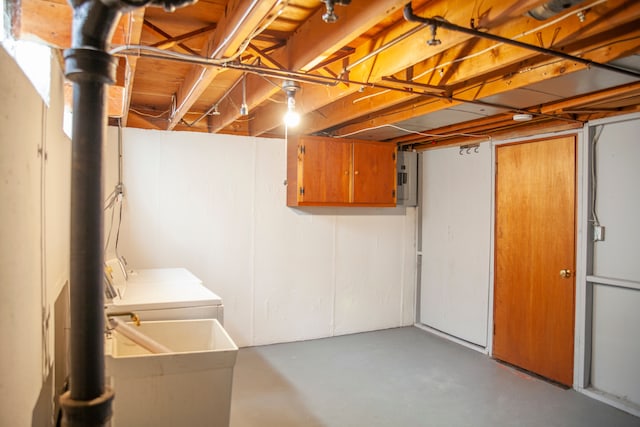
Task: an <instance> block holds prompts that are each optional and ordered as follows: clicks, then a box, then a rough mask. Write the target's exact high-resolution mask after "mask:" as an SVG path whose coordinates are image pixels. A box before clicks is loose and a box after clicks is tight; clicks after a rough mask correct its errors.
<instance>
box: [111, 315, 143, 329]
mask: <svg viewBox="0 0 640 427" xmlns="http://www.w3.org/2000/svg"><path fill="white" fill-rule="evenodd" d="M121 316H129V317H130V318H131V320H132V321H133V323H135V324H136V326H140V317H139V316H138V315H137V314H136V313H134V312H133V311H124V312H121V313H107V324H109V321H108V320H109V318H110V317H121Z"/></svg>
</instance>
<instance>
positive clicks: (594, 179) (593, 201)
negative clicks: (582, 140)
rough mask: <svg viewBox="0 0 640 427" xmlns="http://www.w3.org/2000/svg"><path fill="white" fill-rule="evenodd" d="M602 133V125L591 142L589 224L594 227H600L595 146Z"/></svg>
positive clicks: (597, 128) (598, 127) (596, 130)
mask: <svg viewBox="0 0 640 427" xmlns="http://www.w3.org/2000/svg"><path fill="white" fill-rule="evenodd" d="M603 131H604V125H600V126H597V127H596V129H595V131H594V134H593V141H592V144H591V147H592V151H591V222H593V225H594V226H596V227H599V226H600V219H599V218H598V209H597V204H596V202H597V198H598V174H597V171H596V160H597V155H596V154H597V150H596V148H597V145H598V141H599V140H600V136H602V132H603Z"/></svg>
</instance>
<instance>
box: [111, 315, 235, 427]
mask: <svg viewBox="0 0 640 427" xmlns="http://www.w3.org/2000/svg"><path fill="white" fill-rule="evenodd" d="M128 325H131V324H130V323H129V324H128ZM133 327H134V328H136V330H137V331H139V332H140V333H142V334H144V335H146V336H148V337H149V338H151V339H153V340H155V341H157V342H158V343H160V344H162V345H164V346H166V347H168V348H169V349H171V351H172V352H171V353H161V354H152V353H150V352H149V351H147V350H146V349H144V348H142V347H140V346H139V345H137V344H136V343H134V342H133V341H131V340H130V339H129V338H127V337H125V336H123V335H121V334H119V333H118V332H117V331H113V332H112V333H111V336H110V337H108V338H107V339H106V344H105V353H106V356H105V364H106V374H107V381H108V383H109V384H110V386H111V387H112V388H113V389H114V390H115V400H114V403H113V416H112V418H111V426H113V427H116V426H117V427H131V426H136V427H144V426H154V427H160V426H167V427H169V426H172V427H173V426H190V427H197V426H221V427H223V426H224V427H226V426H228V425H229V410H230V407H231V385H232V381H233V367H234V365H235V361H236V355H237V352H238V347H237V346H236V345H235V343H234V342H233V340H231V338H230V337H229V335H228V334H227V332H226V331H225V330H224V328H223V327H222V326H221V325H220V323H219V322H218V321H217V320H216V319H199V320H169V321H154V322H143V323H142V324H141V325H140V326H139V327H136V326H133Z"/></svg>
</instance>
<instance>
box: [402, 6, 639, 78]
mask: <svg viewBox="0 0 640 427" xmlns="http://www.w3.org/2000/svg"><path fill="white" fill-rule="evenodd" d="M404 19H406V20H407V21H409V22H420V23H423V24H427V25H432V26H435V27H436V28H444V29H446V30H450V31H457V32H459V33H464V34H468V35H471V36H475V37H482V38H485V39H488V40H493V41H496V42H500V43H504V44H509V45H512V46H517V47H521V48H523V49H528V50H532V51H534V52H538V53H542V54H544V55H549V56H555V57H558V58H562V59H567V60H569V61H575V62H578V63H580V64H584V65H586V66H588V67H594V68H601V69H603V70H607V71H613V72H615V73H620V74H624V75H627V76H631V77H634V78H636V79H638V78H640V72H637V71H633V70H627V69H625V68H620V67H616V66H614V65H609V64H602V63H600V62H595V61H591V60H589V59H584V58H580V57H579V56H574V55H569V54H567V53H564V52H558V51H556V50H553V49H547V48H544V47H540V46H536V45H533V44H528V43H523V42H519V41H517V40H511V39H508V38H506V37H501V36H497V35H495V34H491V33H485V32H482V31H478V30H475V29H473V28H465V27H461V26H459V25H455V24H452V23H450V22H447V21H445V20H444V19H442V18H423V17H421V16H417V15H415V14H414V13H413V8H412V7H411V3H407V4H406V5H405V7H404Z"/></svg>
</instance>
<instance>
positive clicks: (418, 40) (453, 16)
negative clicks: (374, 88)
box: [252, 0, 540, 135]
mask: <svg viewBox="0 0 640 427" xmlns="http://www.w3.org/2000/svg"><path fill="white" fill-rule="evenodd" d="M539 3H540V1H534V0H525V1H520V2H517V4H516V5H510V4H507V3H504V2H501V1H499V0H494V1H491V2H487V3H484V2H483V3H482V5H481V8H482V10H480V11H478V12H477V14H478V15H479V16H481V17H482V19H481V25H483V26H484V27H487V28H492V27H495V26H499V25H501V24H504V23H506V22H508V21H510V20H512V19H514V18H518V17H520V16H522V15H523V14H524V13H525V12H526V11H528V10H529V9H531V8H532V7H535V6H537V5H538V4H539ZM476 8H477V6H476V4H475V3H465V4H459V3H456V6H455V7H453V8H452V7H451V3H450V2H448V1H447V0H435V1H431V2H428V3H427V5H426V7H424V8H416V11H417V12H419V13H421V14H425V15H430V16H444V17H446V19H448V20H450V21H453V22H464V21H468V20H469V18H470V17H473V16H475V15H476V12H475V9H476ZM417 25H418V24H415V23H411V22H400V23H398V24H397V25H395V26H393V27H392V28H391V29H389V30H388V31H385V32H384V33H383V34H380V35H379V36H378V37H376V38H374V39H372V40H371V41H370V42H369V43H364V44H363V45H360V46H359V47H358V48H357V49H356V53H355V54H354V55H353V56H352V60H353V61H356V60H358V59H359V58H364V57H366V56H368V55H369V53H370V52H372V51H373V50H375V49H377V48H378V47H380V46H382V45H384V44H386V43H388V42H389V41H391V40H394V39H398V38H401V37H402V36H403V35H404V34H405V33H407V32H408V31H410V30H412V29H414V28H415V27H416V26H417ZM429 38H430V34H429V32H428V31H427V29H426V28H425V30H424V31H422V32H420V33H418V34H416V35H414V36H413V37H410V38H406V39H403V40H402V41H400V42H399V43H396V44H394V45H392V46H390V47H389V48H388V49H386V50H385V51H384V52H383V54H380V55H376V56H374V57H372V58H370V59H369V60H367V61H363V62H362V63H360V64H359V65H358V66H356V67H354V68H353V69H351V70H350V72H349V74H348V78H349V80H352V81H360V82H372V83H375V82H379V81H380V80H381V79H382V78H383V77H386V76H390V75H393V74H395V73H398V72H400V71H402V70H404V69H406V68H407V67H410V66H413V65H414V64H417V63H419V62H422V61H424V60H425V59H427V58H429V57H431V56H432V55H437V54H438V52H444V51H446V50H447V49H449V48H450V47H451V46H455V45H457V44H459V43H461V42H463V41H466V40H468V39H470V36H468V35H465V34H455V33H454V34H451V35H450V37H448V38H447V39H446V40H444V41H443V43H442V44H441V45H439V46H431V47H432V48H433V49H428V48H427V44H426V42H427V40H428V39H429ZM331 68H332V70H333V72H334V73H335V74H336V75H341V74H342V67H340V66H335V65H334V66H332V67H331ZM358 90H360V87H358V86H355V85H350V86H344V85H338V86H334V87H318V86H307V87H305V88H304V90H303V91H302V92H301V94H300V102H299V103H298V105H299V106H300V107H299V108H300V109H301V111H302V112H309V111H314V110H317V109H319V108H322V107H324V106H325V105H328V104H330V103H332V102H335V101H336V100H338V99H340V98H343V97H345V96H349V95H351V94H353V93H355V92H357V91H358ZM281 115H282V112H281V111H280V110H279V109H276V108H273V107H272V108H270V109H268V110H267V111H262V112H261V114H260V115H259V116H257V117H256V119H255V120H254V122H253V123H252V133H253V134H254V135H261V134H263V133H265V132H268V131H270V130H271V129H273V128H274V127H275V126H276V125H277V124H278V123H280V120H279V117H280V116H281Z"/></svg>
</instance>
